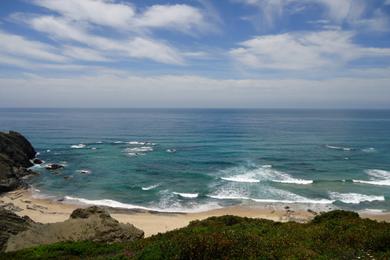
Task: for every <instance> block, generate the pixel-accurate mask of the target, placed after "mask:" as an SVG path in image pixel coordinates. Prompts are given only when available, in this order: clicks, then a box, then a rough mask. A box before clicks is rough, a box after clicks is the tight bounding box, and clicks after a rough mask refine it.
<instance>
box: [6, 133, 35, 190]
mask: <svg viewBox="0 0 390 260" xmlns="http://www.w3.org/2000/svg"><path fill="white" fill-rule="evenodd" d="M35 155H36V152H35V149H34V147H33V146H32V145H31V143H30V142H29V141H28V140H27V139H26V138H25V137H24V136H23V135H21V134H20V133H18V132H14V131H10V132H9V133H5V132H0V193H2V192H7V191H12V190H15V189H17V188H21V187H25V186H26V184H25V183H24V181H23V179H22V178H23V177H25V176H27V175H31V174H33V173H34V172H32V171H31V170H28V169H27V168H28V167H31V166H32V165H33V164H32V163H31V160H32V159H33V158H34V157H35Z"/></svg>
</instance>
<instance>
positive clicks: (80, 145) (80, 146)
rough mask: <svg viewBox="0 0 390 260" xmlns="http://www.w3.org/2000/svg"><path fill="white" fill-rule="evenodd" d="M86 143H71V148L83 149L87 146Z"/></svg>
mask: <svg viewBox="0 0 390 260" xmlns="http://www.w3.org/2000/svg"><path fill="white" fill-rule="evenodd" d="M85 147H86V145H85V144H74V145H71V146H70V148H73V149H82V148H85Z"/></svg>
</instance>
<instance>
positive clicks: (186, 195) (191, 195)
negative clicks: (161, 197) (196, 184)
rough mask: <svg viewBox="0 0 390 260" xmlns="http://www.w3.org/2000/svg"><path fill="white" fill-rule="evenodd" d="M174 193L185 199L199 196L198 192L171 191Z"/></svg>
mask: <svg viewBox="0 0 390 260" xmlns="http://www.w3.org/2000/svg"><path fill="white" fill-rule="evenodd" d="M173 194H175V195H179V196H180V197H183V198H187V199H195V198H197V197H198V196H199V194H198V193H182V192H173Z"/></svg>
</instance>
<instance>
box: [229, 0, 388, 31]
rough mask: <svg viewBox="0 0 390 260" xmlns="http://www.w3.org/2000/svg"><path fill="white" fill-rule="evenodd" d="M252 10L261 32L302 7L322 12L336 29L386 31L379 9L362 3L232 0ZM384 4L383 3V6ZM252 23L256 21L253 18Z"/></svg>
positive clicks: (353, 0)
mask: <svg viewBox="0 0 390 260" xmlns="http://www.w3.org/2000/svg"><path fill="white" fill-rule="evenodd" d="M232 1H233V2H238V3H243V4H245V5H248V6H254V7H256V8H257V9H258V11H260V15H259V16H260V21H261V28H262V29H266V28H272V27H273V26H274V25H275V23H277V22H278V21H279V20H280V18H281V17H283V16H288V15H289V14H291V13H295V10H300V11H303V10H305V7H308V9H309V11H310V8H311V7H313V6H316V7H319V8H321V11H322V19H327V20H328V21H331V22H332V23H334V24H337V25H348V26H349V27H355V26H358V27H361V28H366V29H368V30H378V31H383V30H388V28H389V17H388V15H386V14H385V13H384V12H382V11H381V10H380V9H379V8H372V6H371V4H369V1H365V0H232ZM386 4H387V2H386V1H384V0H382V5H386ZM255 18H256V19H255V21H259V19H258V16H255Z"/></svg>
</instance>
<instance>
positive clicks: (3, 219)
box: [0, 208, 34, 251]
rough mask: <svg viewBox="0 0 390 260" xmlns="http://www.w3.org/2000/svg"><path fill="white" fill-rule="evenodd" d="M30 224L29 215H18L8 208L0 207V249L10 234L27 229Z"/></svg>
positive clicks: (31, 223) (1, 249)
mask: <svg viewBox="0 0 390 260" xmlns="http://www.w3.org/2000/svg"><path fill="white" fill-rule="evenodd" d="M32 225H34V221H32V220H31V219H30V218H29V217H27V216H26V217H19V216H18V215H16V214H15V213H13V212H12V211H10V210H6V209H3V208H0V251H4V250H5V245H6V243H7V241H8V239H9V237H10V236H11V235H16V234H18V233H20V232H22V231H25V230H27V229H28V228H30V227H31V226H32Z"/></svg>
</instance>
